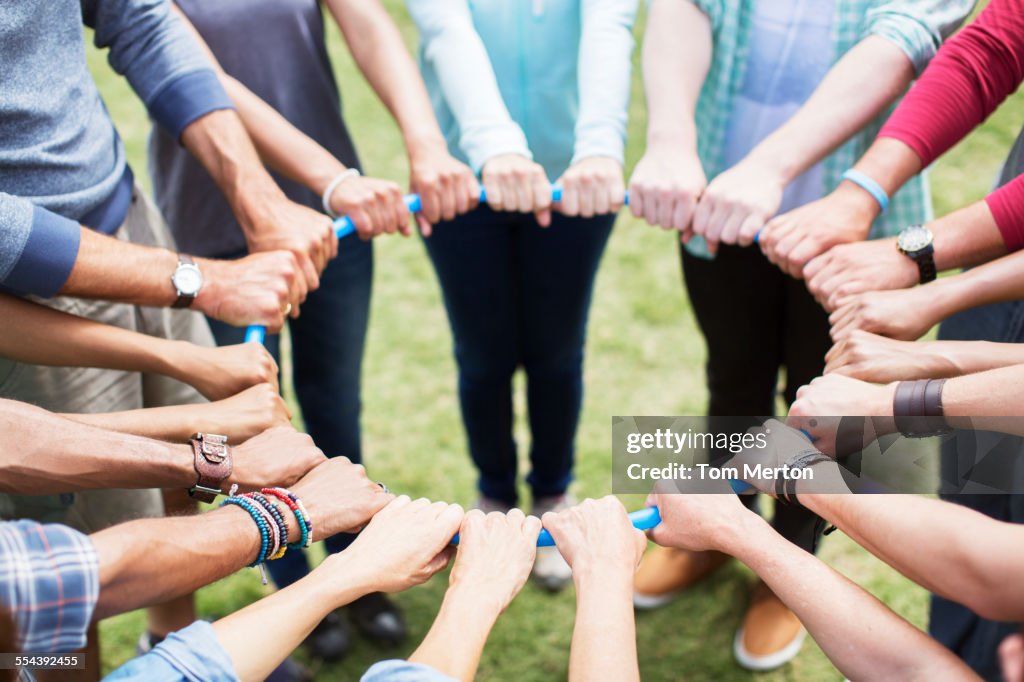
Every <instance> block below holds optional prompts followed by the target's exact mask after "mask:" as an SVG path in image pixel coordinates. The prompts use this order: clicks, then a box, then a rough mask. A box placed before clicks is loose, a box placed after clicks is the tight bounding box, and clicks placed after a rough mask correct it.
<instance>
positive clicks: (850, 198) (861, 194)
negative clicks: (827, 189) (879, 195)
mask: <svg viewBox="0 0 1024 682" xmlns="http://www.w3.org/2000/svg"><path fill="white" fill-rule="evenodd" d="M830 197H831V198H832V199H834V200H835V201H836V202H837V203H838V204H839V205H840V206H841V207H842V212H843V213H845V214H846V215H848V216H850V217H851V218H852V221H851V223H850V225H851V227H852V228H854V229H856V231H857V237H858V240H859V241H862V240H864V239H867V237H868V233H869V232H870V231H871V225H872V223H874V222H875V219H876V218H877V217H878V216H879V215H881V213H882V207H881V205H880V204H879V203H878V201H877V200H876V199H875V197H874V196H872V195H871V193H870V192H868V191H867V190H865V189H864V188H863V187H861V186H860V185H858V184H857V183H855V182H852V181H850V180H843V181H842V182H840V183H839V185H838V186H837V187H836V188H835V190H834V191H833V192H832V194H831V195H830Z"/></svg>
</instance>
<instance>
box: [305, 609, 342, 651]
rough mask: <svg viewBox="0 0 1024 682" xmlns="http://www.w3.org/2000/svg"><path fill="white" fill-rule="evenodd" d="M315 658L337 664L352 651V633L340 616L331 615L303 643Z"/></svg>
mask: <svg viewBox="0 0 1024 682" xmlns="http://www.w3.org/2000/svg"><path fill="white" fill-rule="evenodd" d="M303 645H304V646H305V647H306V650H307V651H308V652H309V655H310V656H312V657H313V658H315V659H317V660H320V661H323V662H325V663H336V662H338V661H340V660H341V659H343V658H344V657H345V655H346V654H347V653H348V652H349V651H350V650H351V649H352V631H351V630H350V629H349V626H348V623H347V622H345V621H344V620H343V619H342V618H341V617H340V616H338V614H336V613H329V614H327V617H326V618H324V619H323V620H322V621H320V623H319V624H317V626H316V627H315V628H313V631H312V632H311V633H309V635H308V636H307V637H306V639H305V640H304V641H303Z"/></svg>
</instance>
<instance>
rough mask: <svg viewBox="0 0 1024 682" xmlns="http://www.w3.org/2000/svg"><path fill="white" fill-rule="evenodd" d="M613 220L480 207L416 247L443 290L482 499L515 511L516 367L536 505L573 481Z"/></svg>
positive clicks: (441, 227) (440, 226)
mask: <svg viewBox="0 0 1024 682" xmlns="http://www.w3.org/2000/svg"><path fill="white" fill-rule="evenodd" d="M614 223H615V216H614V215H608V216H600V217H596V218H589V219H587V218H568V217H565V216H561V215H558V214H555V215H554V216H553V217H552V223H551V227H549V228H547V229H544V228H541V227H540V226H539V225H538V224H537V221H536V220H535V219H534V217H533V216H532V215H527V214H518V213H498V212H495V211H492V210H491V209H489V208H487V207H486V206H483V207H480V208H478V209H476V210H475V211H473V212H472V213H469V214H467V215H464V216H460V217H459V218H456V219H455V220H453V221H451V222H447V223H441V224H438V225H436V226H435V228H434V233H433V235H432V236H430V237H429V238H427V239H426V240H425V242H426V248H427V253H428V254H429V255H430V259H431V261H432V262H433V264H434V269H435V270H436V272H437V277H438V279H439V280H440V283H441V290H442V292H443V294H444V304H445V308H446V310H447V312H448V321H449V323H450V324H451V329H452V336H453V337H454V347H455V360H456V363H457V365H458V389H459V403H460V405H461V407H462V420H463V424H464V425H465V428H466V436H467V440H468V445H469V452H470V456H471V457H472V459H473V462H474V464H475V465H476V467H477V470H478V471H479V474H480V476H479V481H478V485H479V489H480V492H481V493H482V494H483V495H484V496H485V497H489V498H492V499H495V500H500V501H502V502H504V503H506V504H510V505H514V504H515V503H516V500H517V493H516V478H517V456H516V443H515V439H514V437H513V434H512V427H513V407H512V376H513V374H514V373H515V371H516V369H517V368H518V367H520V366H521V367H522V368H523V369H524V371H525V374H526V379H527V404H528V411H529V422H530V431H531V434H532V443H531V447H530V464H531V467H532V471H531V473H530V475H529V477H528V478H527V482H528V483H529V485H530V488H531V490H532V491H533V496H534V499H535V500H536V499H537V498H540V497H548V496H554V495H561V494H563V493H564V492H565V491H566V489H567V488H568V486H569V483H570V481H571V480H572V468H573V460H574V457H575V445H574V441H575V437H576V426H577V423H578V421H579V414H580V408H581V405H582V402H583V352H584V345H585V339H586V328H587V315H588V313H589V310H590V301H591V294H592V291H593V286H594V277H595V275H596V273H597V267H598V265H599V263H600V261H601V255H602V254H603V252H604V248H605V245H606V244H607V242H608V236H609V235H610V234H611V230H612V226H613V225H614Z"/></svg>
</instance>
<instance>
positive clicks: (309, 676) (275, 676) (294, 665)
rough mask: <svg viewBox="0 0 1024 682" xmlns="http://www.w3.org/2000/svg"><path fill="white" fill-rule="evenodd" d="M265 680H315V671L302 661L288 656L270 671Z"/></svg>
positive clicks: (280, 681)
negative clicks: (312, 671) (311, 670)
mask: <svg viewBox="0 0 1024 682" xmlns="http://www.w3.org/2000/svg"><path fill="white" fill-rule="evenodd" d="M264 682H313V673H311V672H310V671H309V670H308V669H307V668H306V666H304V665H302V664H301V663H298V662H297V661H294V660H292V659H290V658H286V659H284V660H283V661H281V665H279V666H277V667H276V668H274V669H273V670H271V671H270V674H269V675H267V678H266V680H264Z"/></svg>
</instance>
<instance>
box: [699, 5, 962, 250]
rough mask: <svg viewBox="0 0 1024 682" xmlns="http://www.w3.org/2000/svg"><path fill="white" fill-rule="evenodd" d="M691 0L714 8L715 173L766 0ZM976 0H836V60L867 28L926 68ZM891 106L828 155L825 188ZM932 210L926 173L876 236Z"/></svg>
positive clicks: (705, 96) (708, 163)
mask: <svg viewBox="0 0 1024 682" xmlns="http://www.w3.org/2000/svg"><path fill="white" fill-rule="evenodd" d="M689 1H690V2H692V3H693V4H694V5H696V6H697V7H698V8H699V9H700V10H701V11H702V12H704V14H706V15H707V17H708V19H709V20H710V21H711V27H712V32H713V38H714V54H713V56H712V62H711V68H710V70H709V71H708V75H707V78H706V80H705V81H704V88H703V90H702V91H701V95H700V99H699V100H698V102H697V115H696V122H697V131H698V135H697V138H698V143H697V145H698V153H699V154H700V159H701V163H702V164H703V166H704V170H705V173H707V176H708V179H709V180H710V179H711V178H714V177H715V176H716V175H718V174H719V173H721V172H723V171H725V170H727V169H726V168H723V167H722V166H723V162H722V157H723V151H724V149H725V143H726V139H725V137H726V134H727V130H728V127H729V117H730V113H731V112H732V108H733V100H734V98H735V97H736V94H737V93H738V92H740V89H741V88H742V86H743V81H744V77H745V76H746V66H747V54H748V51H749V45H750V29H751V26H750V17H751V16H752V14H753V12H752V10H753V4H754V3H755V2H759V1H762V0H689ZM973 6H974V0H836V16H835V18H834V19H833V22H832V45H833V50H834V52H833V56H832V61H833V63H835V62H837V61H839V59H840V58H841V57H842V56H843V55H844V54H846V52H847V51H849V50H850V48H852V47H853V46H854V45H856V44H857V43H859V42H860V41H861V40H863V39H864V38H866V37H867V36H870V35H878V36H881V37H883V38H886V39H887V40H890V41H891V42H893V43H895V44H896V45H897V46H898V47H899V48H900V49H901V50H903V51H904V52H905V53H906V55H907V56H908V57H909V58H910V60H911V62H913V64H914V68H915V70H916V71H917V73H920V72H921V71H922V70H924V67H925V66H927V65H928V62H929V61H931V59H932V57H934V56H935V53H936V51H937V50H938V49H939V46H940V45H941V44H942V41H943V40H944V39H945V38H946V37H948V36H949V35H950V34H951V33H952V32H953V31H954V30H956V28H957V27H958V26H959V25H960V23H961V22H962V21H963V20H964V18H965V17H966V16H967V15H968V14H969V13H970V11H971V8H972V7H973ZM891 111H892V110H891V109H890V110H888V111H885V112H883V113H882V114H880V115H879V116H878V117H877V118H875V119H874V120H873V121H871V123H869V124H868V125H867V126H865V127H864V128H863V129H862V130H861V131H860V132H858V133H857V134H856V135H854V136H853V137H852V138H850V139H849V140H847V142H846V143H845V144H843V145H842V146H841V147H840V148H839V149H837V150H836V151H835V152H833V153H832V155H831V156H829V157H828V158H827V159H825V161H824V181H825V186H824V187H823V188H822V191H823V193H828V192H831V191H832V190H833V189H835V188H836V186H837V185H839V183H840V182H841V177H840V176H841V175H842V174H843V173H844V172H845V171H846V170H847V169H848V168H850V167H851V166H853V165H854V163H856V161H857V159H859V158H860V157H861V156H862V155H863V154H864V152H866V151H867V148H868V147H869V146H870V145H871V143H872V142H874V139H875V136H876V135H877V134H878V131H879V130H880V129H881V127H882V124H883V123H884V122H885V120H886V119H887V118H888V117H889V114H890V113H891ZM931 217H932V207H931V194H930V193H929V191H928V182H927V179H926V177H925V174H923V173H922V174H921V175H919V176H917V177H915V178H913V179H912V180H910V181H909V182H908V183H907V184H906V185H904V187H903V189H901V190H900V191H899V192H897V193H896V195H895V196H894V197H892V202H891V203H890V206H889V210H888V211H887V212H886V213H885V214H884V215H882V216H880V217H879V218H878V220H877V221H875V225H874V227H873V228H872V233H871V236H872V237H882V236H889V235H893V234H895V233H897V232H899V231H900V230H901V229H903V228H904V227H906V226H907V225H912V224H915V223H922V222H927V221H928V220H930V219H931ZM687 249H688V250H689V251H690V252H691V253H693V254H694V255H697V256H704V257H709V254H708V251H707V247H706V245H705V244H704V241H703V240H702V239H691V240H690V243H689V244H688V245H687Z"/></svg>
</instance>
